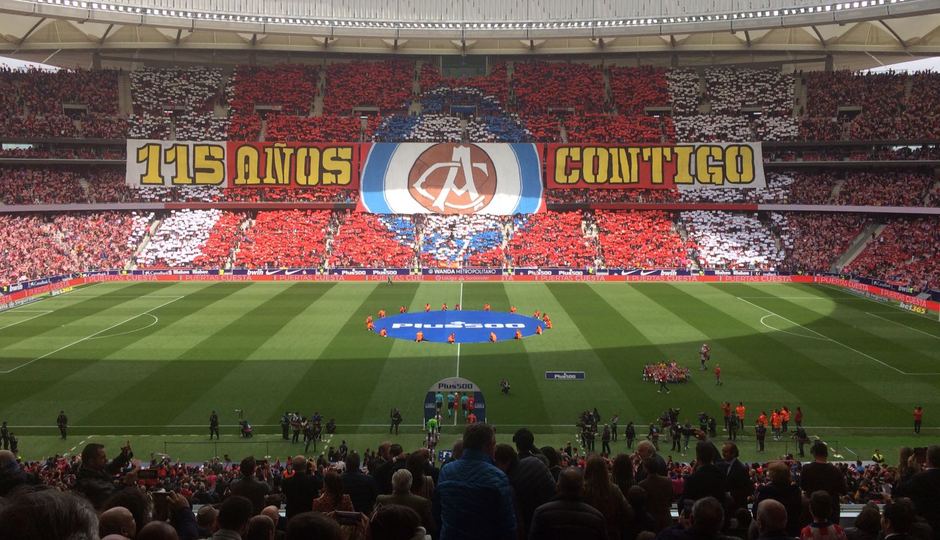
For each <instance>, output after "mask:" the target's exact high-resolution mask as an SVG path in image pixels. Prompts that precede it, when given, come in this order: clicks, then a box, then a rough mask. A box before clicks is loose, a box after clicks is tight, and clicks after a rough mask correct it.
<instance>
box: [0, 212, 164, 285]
mask: <svg viewBox="0 0 940 540" xmlns="http://www.w3.org/2000/svg"><path fill="white" fill-rule="evenodd" d="M149 221H150V216H149V215H144V214H137V213H128V212H97V213H74V214H54V215H49V214H43V215H36V214H31V215H13V214H4V215H0V230H2V231H3V234H2V235H0V255H2V257H0V285H8V284H11V283H16V282H18V281H27V280H33V279H39V278H41V277H48V276H57V275H62V274H68V273H75V272H84V271H88V270H95V269H114V268H123V267H124V265H125V264H126V262H127V261H128V260H129V259H130V256H131V254H132V253H133V251H134V249H135V248H136V247H137V245H138V244H139V243H140V239H141V236H142V234H143V233H144V232H145V229H146V226H147V223H149Z"/></svg>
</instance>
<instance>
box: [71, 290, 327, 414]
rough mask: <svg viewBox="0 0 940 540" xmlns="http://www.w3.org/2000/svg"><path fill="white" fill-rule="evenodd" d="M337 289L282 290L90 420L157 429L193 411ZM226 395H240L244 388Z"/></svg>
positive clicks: (165, 364)
mask: <svg viewBox="0 0 940 540" xmlns="http://www.w3.org/2000/svg"><path fill="white" fill-rule="evenodd" d="M334 285H335V284H333V283H297V284H294V285H291V286H289V287H287V288H284V289H283V290H281V291H280V292H278V293H277V294H275V295H274V296H272V297H271V298H270V299H269V300H267V301H265V302H264V303H262V304H260V305H258V306H256V307H255V308H254V309H251V310H249V311H247V312H245V313H244V314H243V315H242V316H240V317H239V318H238V319H235V320H234V321H232V322H231V323H229V324H228V325H226V326H225V327H223V328H221V329H219V330H217V331H215V332H212V333H210V334H209V335H208V336H207V337H206V338H205V339H204V340H203V341H202V342H200V343H198V344H197V345H195V346H193V347H191V348H190V349H188V350H187V351H186V352H184V353H183V354H182V355H180V357H179V358H178V359H177V360H174V361H169V362H163V363H161V364H160V368H159V369H157V370H156V371H154V372H152V373H149V374H148V375H147V376H145V377H143V378H140V379H138V380H137V381H136V382H135V383H134V384H133V385H131V386H129V387H128V389H127V390H126V391H125V392H123V393H122V394H120V395H118V396H116V397H115V398H113V399H111V400H109V401H107V402H106V403H104V404H103V405H102V406H101V407H100V408H99V409H97V410H95V411H93V412H92V413H90V414H89V417H97V416H98V415H101V416H102V417H108V418H110V419H111V421H112V422H113V423H115V424H132V423H133V422H135V421H137V420H139V419H140V418H143V417H146V418H148V419H150V421H151V422H152V423H153V424H154V425H166V424H168V423H170V422H171V421H172V420H173V419H174V418H176V417H177V415H179V413H180V412H181V411H183V410H185V409H186V408H187V407H189V405H190V404H191V403H192V401H193V400H194V399H195V396H199V395H203V394H205V393H207V392H211V391H214V388H215V387H216V386H217V385H218V384H219V382H220V381H221V380H222V379H223V378H224V377H225V375H226V374H227V373H229V372H231V371H232V370H233V369H235V368H237V367H238V365H239V363H240V362H242V361H244V359H245V358H247V357H248V355H250V354H251V353H252V352H254V351H255V350H256V349H257V348H259V347H261V346H262V345H263V344H264V343H265V342H266V341H267V340H268V339H269V338H270V336H271V334H272V333H273V332H274V331H275V329H277V328H280V327H281V326H283V325H284V324H286V323H287V322H288V321H290V320H291V319H293V318H294V317H295V316H296V315H297V314H298V313H300V312H301V311H302V310H303V309H304V308H305V307H306V306H307V305H309V304H310V303H311V302H314V301H316V300H317V298H319V297H320V296H321V295H322V294H323V293H324V292H326V291H327V290H329V289H330V288H332V287H333V286H334ZM233 292H234V291H233ZM184 301H185V299H184ZM204 307H205V305H200V304H199V303H195V304H193V306H192V307H191V310H190V311H191V313H192V316H193V317H198V313H199V311H201V310H202V309H203V308H204ZM246 382H247V381H246ZM225 391H226V392H231V391H235V392H238V391H240V389H237V388H232V389H225ZM208 412H209V411H206V414H208ZM101 423H104V422H101Z"/></svg>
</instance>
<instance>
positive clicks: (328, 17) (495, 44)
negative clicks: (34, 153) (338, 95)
mask: <svg viewBox="0 0 940 540" xmlns="http://www.w3.org/2000/svg"><path fill="white" fill-rule="evenodd" d="M0 13H2V14H3V15H2V16H0V55H5V56H12V57H15V58H20V59H23V60H30V61H38V62H47V63H52V64H56V65H62V66H82V67H89V66H91V65H96V66H98V65H102V66H106V67H107V66H112V67H129V66H132V65H135V64H141V63H158V62H173V63H188V62H193V63H222V64H225V63H232V64H234V63H242V62H245V61H247V60H248V58H249V57H248V56H246V55H250V59H251V61H256V62H258V63H272V62H284V61H295V62H298V61H299V62H303V61H310V59H311V58H322V57H323V56H324V55H333V54H389V53H391V54H411V55H510V56H517V57H518V56H530V55H546V54H550V55H581V56H598V55H603V56H605V57H606V56H610V57H612V60H613V61H616V62H619V63H624V62H627V63H630V62H632V63H638V64H654V65H693V66H694V65H703V64H740V63H768V64H788V65H791V66H792V67H793V69H819V68H821V67H822V66H823V65H826V63H827V62H828V63H829V65H831V66H832V67H835V68H853V69H855V68H867V67H875V66H878V65H882V64H890V63H894V62H899V61H903V60H910V59H916V58H921V57H928V56H937V55H940V0H850V1H846V2H835V1H831V0H673V1H668V0H448V1H441V0H113V1H111V0H107V1H104V2H90V1H84V0H0Z"/></svg>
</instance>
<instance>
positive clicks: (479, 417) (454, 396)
mask: <svg viewBox="0 0 940 540" xmlns="http://www.w3.org/2000/svg"><path fill="white" fill-rule="evenodd" d="M439 400H441V401H440V403H441V405H440V407H438V403H439ZM450 403H453V409H452V410H451V411H450V413H448V408H449V407H450V406H449V404H450ZM471 403H472V404H473V408H472V409H471V408H469V405H470V404H471ZM465 407H466V409H465ZM465 410H466V414H465V413H464V411H465ZM471 412H472V413H473V414H474V416H475V417H476V421H477V422H486V399H485V398H484V397H483V391H482V390H480V387H479V386H477V385H476V383H474V382H473V381H470V380H467V379H464V378H462V377H448V378H446V379H441V380H439V381H437V382H436V383H434V384H433V385H431V388H429V389H428V393H427V395H426V396H425V397H424V424H425V425H427V423H428V420H430V419H431V418H434V417H435V416H437V415H438V414H440V415H441V420H442V421H443V422H447V421H448V420H449V419H450V418H456V419H457V421H458V423H464V424H465V423H467V419H468V418H469V416H470V413H471ZM453 415H456V416H453Z"/></svg>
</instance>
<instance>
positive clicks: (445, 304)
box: [441, 302, 447, 311]
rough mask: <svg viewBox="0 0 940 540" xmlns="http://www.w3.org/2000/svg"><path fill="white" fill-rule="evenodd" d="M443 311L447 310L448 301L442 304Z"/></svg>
mask: <svg viewBox="0 0 940 540" xmlns="http://www.w3.org/2000/svg"><path fill="white" fill-rule="evenodd" d="M441 311H447V302H444V303H443V304H441Z"/></svg>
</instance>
